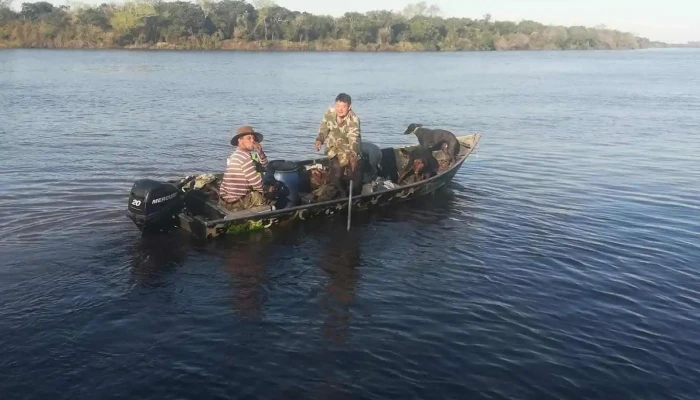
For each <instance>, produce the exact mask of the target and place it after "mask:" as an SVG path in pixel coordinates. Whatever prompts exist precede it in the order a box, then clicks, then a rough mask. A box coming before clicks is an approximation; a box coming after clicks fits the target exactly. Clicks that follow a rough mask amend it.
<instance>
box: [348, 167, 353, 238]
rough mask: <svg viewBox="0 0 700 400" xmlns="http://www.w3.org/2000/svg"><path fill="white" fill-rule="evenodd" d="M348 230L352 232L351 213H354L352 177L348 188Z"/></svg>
mask: <svg viewBox="0 0 700 400" xmlns="http://www.w3.org/2000/svg"><path fill="white" fill-rule="evenodd" d="M348 193H350V195H349V196H348V232H350V214H351V213H352V179H350V187H349V188H348Z"/></svg>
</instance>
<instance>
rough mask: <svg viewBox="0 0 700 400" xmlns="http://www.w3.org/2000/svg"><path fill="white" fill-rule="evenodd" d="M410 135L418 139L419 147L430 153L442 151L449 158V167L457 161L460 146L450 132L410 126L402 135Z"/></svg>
mask: <svg viewBox="0 0 700 400" xmlns="http://www.w3.org/2000/svg"><path fill="white" fill-rule="evenodd" d="M411 133H414V134H415V135H416V137H418V143H420V145H421V147H423V148H425V149H427V150H430V151H436V150H442V152H443V153H445V155H446V156H447V157H448V158H449V160H450V165H452V164H454V163H455V161H457V154H459V147H460V146H459V141H457V137H455V135H454V134H453V133H452V132H450V131H446V130H444V129H428V128H423V125H421V124H411V125H409V126H408V128H406V132H404V133H403V134H404V135H410V134H411Z"/></svg>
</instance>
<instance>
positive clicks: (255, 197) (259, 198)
mask: <svg viewBox="0 0 700 400" xmlns="http://www.w3.org/2000/svg"><path fill="white" fill-rule="evenodd" d="M269 204H272V200H269V199H267V198H265V196H263V194H262V193H260V192H256V191H251V192H249V193H248V194H247V195H245V196H243V197H241V198H239V199H238V200H236V201H234V202H231V203H226V202H225V201H224V199H219V205H220V206H221V207H223V208H225V209H227V210H229V211H242V210H247V209H249V208H253V207H258V206H264V205H269Z"/></svg>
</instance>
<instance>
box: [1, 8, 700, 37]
mask: <svg viewBox="0 0 700 400" xmlns="http://www.w3.org/2000/svg"><path fill="white" fill-rule="evenodd" d="M22 1H26V0H14V4H15V6H16V7H19V5H20V4H21V3H22ZM47 1H49V2H51V3H53V4H66V3H68V2H69V0H47ZM190 1H193V2H194V1H195V0H190ZM79 2H82V3H88V4H100V3H103V2H105V3H110V2H121V1H120V0H83V1H79ZM249 2H252V1H249ZM275 2H276V3H277V4H279V5H280V6H283V7H287V8H289V9H291V10H296V11H308V12H310V13H313V14H329V15H333V16H339V15H342V14H343V13H344V12H346V11H359V12H365V11H370V10H381V9H385V10H392V9H393V10H396V11H400V10H402V9H403V8H404V7H405V6H406V5H407V4H410V3H415V2H417V1H410V0H349V1H346V2H342V1H331V0H275ZM426 2H427V3H428V4H436V5H438V6H439V7H440V9H441V10H442V12H443V13H442V16H443V17H468V18H480V17H482V16H483V15H484V14H487V13H489V14H491V16H492V18H493V19H495V20H510V21H518V20H520V19H531V20H534V21H538V22H542V23H544V24H555V25H565V26H570V25H584V26H595V25H601V24H602V25H606V26H608V27H609V28H613V29H618V30H621V31H626V32H632V33H635V34H638V35H641V36H644V37H647V38H649V39H651V40H661V41H665V42H676V43H678V42H680V43H685V42H687V41H689V40H700V0H665V1H659V0H654V1H652V0H585V1H584V0H579V1H574V0H490V1H479V2H477V1H470V0H436V1H430V0H426Z"/></svg>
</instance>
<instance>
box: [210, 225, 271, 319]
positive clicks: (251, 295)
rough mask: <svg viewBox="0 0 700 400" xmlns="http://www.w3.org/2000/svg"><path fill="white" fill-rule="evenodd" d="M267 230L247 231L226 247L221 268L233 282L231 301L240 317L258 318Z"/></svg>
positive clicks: (262, 299)
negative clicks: (247, 232) (242, 236)
mask: <svg viewBox="0 0 700 400" xmlns="http://www.w3.org/2000/svg"><path fill="white" fill-rule="evenodd" d="M270 238H271V235H270V234H269V232H265V231H262V232H251V233H249V234H247V235H245V237H244V238H243V239H244V240H237V241H236V242H235V243H233V244H231V245H229V246H226V247H227V249H226V251H225V254H223V252H222V254H220V255H222V256H223V257H224V260H223V268H224V271H225V272H226V274H227V275H228V277H229V278H230V279H231V282H232V283H233V285H234V289H233V293H232V294H231V298H230V299H231V303H232V305H233V309H234V311H235V312H236V313H237V314H238V315H239V316H240V317H241V318H244V319H248V320H260V319H262V315H263V304H264V303H265V300H266V299H267V290H266V286H265V280H266V275H267V269H268V265H267V263H268V261H267V259H266V250H268V251H269V248H268V246H270V245H271V243H270Z"/></svg>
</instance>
